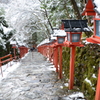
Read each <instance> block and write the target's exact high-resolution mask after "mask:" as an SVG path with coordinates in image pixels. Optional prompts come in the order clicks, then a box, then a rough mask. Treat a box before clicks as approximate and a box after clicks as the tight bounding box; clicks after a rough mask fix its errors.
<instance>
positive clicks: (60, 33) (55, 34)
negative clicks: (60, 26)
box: [53, 30, 66, 36]
mask: <svg viewBox="0 0 100 100" xmlns="http://www.w3.org/2000/svg"><path fill="white" fill-rule="evenodd" d="M53 36H66V32H65V31H64V30H54V34H53Z"/></svg>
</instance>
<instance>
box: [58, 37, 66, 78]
mask: <svg viewBox="0 0 100 100" xmlns="http://www.w3.org/2000/svg"><path fill="white" fill-rule="evenodd" d="M65 37H66V35H64V36H63V35H62V36H59V35H57V44H58V47H59V71H58V72H59V78H60V79H62V46H64V42H65Z"/></svg>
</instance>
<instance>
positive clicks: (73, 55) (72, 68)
mask: <svg viewBox="0 0 100 100" xmlns="http://www.w3.org/2000/svg"><path fill="white" fill-rule="evenodd" d="M75 49H76V47H75V46H72V47H71V53H70V82H69V89H73V84H74V63H75V53H76V50H75Z"/></svg>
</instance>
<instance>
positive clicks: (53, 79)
mask: <svg viewBox="0 0 100 100" xmlns="http://www.w3.org/2000/svg"><path fill="white" fill-rule="evenodd" d="M12 67H14V66H12ZM62 87H63V82H62V81H61V80H58V79H57V74H56V72H55V68H54V67H53V65H52V64H51V63H50V62H48V61H46V60H45V58H44V57H43V56H42V55H41V54H40V53H37V52H33V53H32V52H29V53H28V55H27V56H26V57H25V58H24V59H21V61H20V64H19V67H17V68H16V69H15V70H14V71H13V72H11V73H9V74H8V75H7V77H6V78H3V79H2V80H1V81H0V100H73V99H71V98H70V97H64V94H67V93H66V92H67V91H66V92H65V90H64V89H62ZM80 95H82V94H81V93H79V94H78V96H80ZM71 97H72V96H71ZM74 97H75V96H74ZM75 100H84V99H75Z"/></svg>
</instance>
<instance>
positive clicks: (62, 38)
mask: <svg viewBox="0 0 100 100" xmlns="http://www.w3.org/2000/svg"><path fill="white" fill-rule="evenodd" d="M65 37H66V36H57V43H58V44H59V45H63V43H64V42H65Z"/></svg>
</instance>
